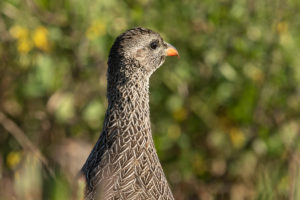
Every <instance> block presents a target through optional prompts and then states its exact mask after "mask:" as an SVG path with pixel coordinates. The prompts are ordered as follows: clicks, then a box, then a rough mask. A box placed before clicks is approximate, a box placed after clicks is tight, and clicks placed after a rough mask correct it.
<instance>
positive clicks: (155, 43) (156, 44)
mask: <svg viewBox="0 0 300 200" xmlns="http://www.w3.org/2000/svg"><path fill="white" fill-rule="evenodd" d="M150 47H151V49H156V48H157V47H158V41H157V40H155V41H153V42H151V43H150Z"/></svg>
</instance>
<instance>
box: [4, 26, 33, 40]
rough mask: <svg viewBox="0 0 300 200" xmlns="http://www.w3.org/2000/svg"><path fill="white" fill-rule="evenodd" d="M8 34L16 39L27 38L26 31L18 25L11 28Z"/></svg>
mask: <svg viewBox="0 0 300 200" xmlns="http://www.w3.org/2000/svg"><path fill="white" fill-rule="evenodd" d="M9 33H10V34H11V35H12V36H13V37H14V38H16V39H24V38H28V35H29V31H28V29H27V28H25V27H22V26H19V25H16V26H13V27H11V28H10V29H9Z"/></svg>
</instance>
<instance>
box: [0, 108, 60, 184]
mask: <svg viewBox="0 0 300 200" xmlns="http://www.w3.org/2000/svg"><path fill="white" fill-rule="evenodd" d="M0 124H1V125H2V126H3V128H4V129H5V130H7V131H8V132H9V133H10V134H11V135H12V136H14V138H15V139H16V140H17V141H18V143H19V144H20V145H21V146H22V147H23V149H24V150H28V151H31V152H32V153H33V154H34V155H35V156H36V157H37V158H38V159H39V160H40V161H41V163H42V164H43V165H44V166H45V168H46V169H47V171H48V172H49V174H50V175H51V177H52V178H54V177H55V174H54V171H53V170H52V169H51V168H50V167H49V164H48V160H47V159H46V158H45V156H44V155H43V154H42V153H41V152H40V151H39V150H38V148H36V146H35V145H34V144H33V143H32V142H31V141H30V140H29V139H28V137H27V136H26V135H25V133H24V131H23V130H22V129H21V128H20V127H19V126H18V125H17V124H16V123H15V122H13V121H12V120H11V119H9V118H8V117H7V116H6V115H5V114H4V113H3V112H1V111H0Z"/></svg>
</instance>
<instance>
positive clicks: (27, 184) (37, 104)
mask: <svg viewBox="0 0 300 200" xmlns="http://www.w3.org/2000/svg"><path fill="white" fill-rule="evenodd" d="M299 9H300V2H299V1H295V0H294V1H281V0H275V1H268V0H265V1H259V0H235V1H229V0H222V1H209V0H203V1H198V0H190V1H181V0H174V1H166V0H162V1H155V0H126V1H116V0H110V1H101V0H85V1H80V0H73V1H70V0H62V1H50V0H26V1H22V0H4V1H0V60H1V62H0V77H1V78H0V102H1V103H0V114H1V113H3V114H4V116H6V118H7V119H9V120H10V121H11V122H14V123H15V124H16V125H17V127H19V128H20V129H21V132H24V133H25V135H26V137H28V138H29V140H30V141H31V142H32V143H33V144H34V146H37V148H38V150H39V151H41V152H42V154H43V155H45V157H46V158H47V160H48V163H49V166H48V167H49V168H51V169H55V170H54V171H55V175H56V177H51V176H50V175H49V172H48V170H45V166H44V165H45V163H40V161H39V159H37V158H36V157H37V156H36V155H35V154H32V149H30V148H29V149H28V148H24V144H22V142H20V141H19V140H18V138H17V137H18V136H16V134H14V131H16V129H15V128H11V126H10V125H11V123H8V122H7V120H3V118H2V117H0V132H1V134H0V152H1V153H0V180H1V187H0V198H1V199H11V198H12V196H13V197H15V198H16V199H75V197H73V195H74V194H76V192H75V193H74V191H72V187H73V186H72V184H73V180H74V179H73V178H71V177H74V176H75V175H76V172H78V170H79V169H80V167H81V165H82V162H83V161H84V159H85V158H86V156H87V154H88V153H89V151H90V148H91V146H92V145H93V144H94V143H95V142H96V140H97V138H98V136H99V133H100V131H101V127H102V121H103V118H104V115H105V109H106V106H107V103H106V97H105V95H106V69H107V66H106V62H107V56H108V52H109V48H110V47H111V45H112V43H113V40H114V38H115V37H116V36H117V35H118V34H120V33H121V32H123V31H125V30H126V29H128V28H131V27H133V26H143V27H148V28H151V29H153V30H155V31H157V32H159V33H161V35H162V36H163V37H164V39H165V40H166V41H168V42H169V43H171V44H173V45H174V46H176V48H177V49H178V51H179V53H180V59H174V58H168V59H167V61H166V62H165V64H164V65H163V66H162V67H161V68H160V69H159V70H157V72H156V73H155V74H154V75H153V76H152V77H151V88H150V92H151V95H150V96H151V102H150V104H151V105H150V107H151V120H152V129H153V137H154V140H155V145H156V147H157V151H158V154H159V157H160V159H161V161H162V164H163V167H164V169H165V172H166V174H167V176H168V179H169V182H170V184H171V186H172V188H173V191H174V194H175V197H176V199H234V200H235V199H300V194H299V190H298V189H297V188H299V187H300V172H299V169H300V161H299V160H300V154H299V149H300V146H299V144H300V136H299V133H300V126H299V124H300V115H299V110H300V90H299V84H300V56H299V55H298V54H299V52H300V37H299V36H300V31H299V30H300V23H299V21H300V14H299ZM0 116H2V115H0ZM17 132H18V131H17ZM25 146H26V145H25ZM30 160H31V161H30ZM32 160H33V161H32ZM46 168H47V167H46ZM20 180H21V181H20ZM4 186H5V187H4ZM76 198H77V197H76ZM77 199H80V198H77Z"/></svg>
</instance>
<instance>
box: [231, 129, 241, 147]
mask: <svg viewBox="0 0 300 200" xmlns="http://www.w3.org/2000/svg"><path fill="white" fill-rule="evenodd" d="M229 135H230V140H231V143H232V145H233V147H235V148H237V149H239V148H241V147H242V146H243V145H244V143H245V135H244V133H243V132H242V131H241V129H238V128H231V129H230V131H229Z"/></svg>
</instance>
